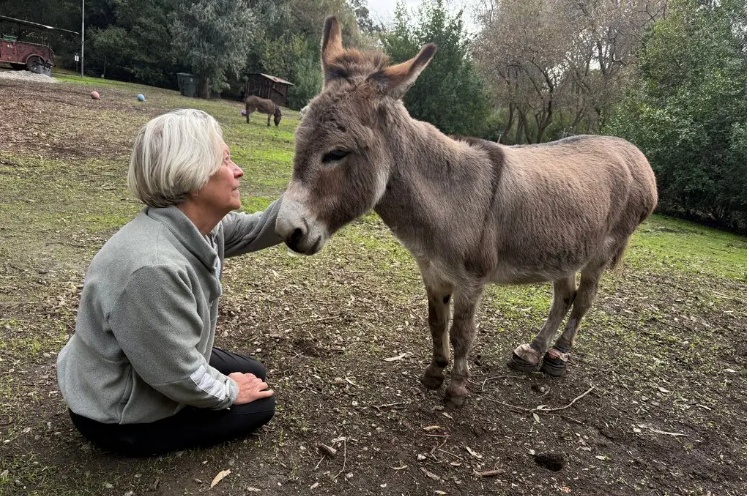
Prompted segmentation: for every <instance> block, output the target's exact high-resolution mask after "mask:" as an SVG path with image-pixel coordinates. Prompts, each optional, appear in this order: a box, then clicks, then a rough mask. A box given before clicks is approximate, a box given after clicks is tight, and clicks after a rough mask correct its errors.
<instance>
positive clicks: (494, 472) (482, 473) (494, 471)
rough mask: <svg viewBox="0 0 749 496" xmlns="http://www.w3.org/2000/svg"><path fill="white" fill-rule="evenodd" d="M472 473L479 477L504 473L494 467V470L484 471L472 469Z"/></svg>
mask: <svg viewBox="0 0 749 496" xmlns="http://www.w3.org/2000/svg"><path fill="white" fill-rule="evenodd" d="M473 473H474V474H476V475H478V476H479V477H494V476H495V475H499V474H503V473H505V471H504V470H502V469H496V470H486V471H484V472H478V471H476V470H474V471H473Z"/></svg>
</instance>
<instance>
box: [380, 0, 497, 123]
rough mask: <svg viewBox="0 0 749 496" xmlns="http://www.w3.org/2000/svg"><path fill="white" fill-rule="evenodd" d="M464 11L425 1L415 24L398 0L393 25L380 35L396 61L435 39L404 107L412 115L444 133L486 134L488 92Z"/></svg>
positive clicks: (429, 0)
mask: <svg viewBox="0 0 749 496" xmlns="http://www.w3.org/2000/svg"><path fill="white" fill-rule="evenodd" d="M461 17H462V12H459V13H457V14H456V15H455V16H452V17H451V16H450V15H449V13H448V12H447V9H446V7H445V4H444V2H443V1H442V0H426V1H425V2H424V3H423V4H422V5H421V11H420V23H419V24H416V25H412V23H410V22H409V14H408V12H407V11H406V8H405V6H404V5H403V4H402V3H400V4H398V7H397V8H396V18H395V25H394V27H393V29H392V30H391V31H390V32H386V33H383V34H382V35H381V41H382V44H383V47H384V49H385V51H386V53H387V54H388V55H390V56H391V57H392V58H393V61H394V62H402V61H404V60H407V59H410V58H411V57H413V56H414V55H416V54H417V53H418V51H419V49H420V48H421V47H422V46H423V45H425V44H426V43H430V42H432V43H435V44H436V45H437V53H436V54H435V56H434V58H433V59H432V61H431V62H430V64H429V67H428V69H427V70H425V71H424V72H423V73H422V74H421V75H420V76H419V79H418V80H417V81H416V83H415V84H414V86H413V88H411V89H410V90H409V91H408V93H407V94H406V96H405V97H404V99H403V102H404V104H405V105H406V108H408V111H409V113H410V114H411V115H412V116H413V117H414V118H416V119H420V120H424V121H427V122H430V123H432V124H434V125H435V126H437V127H438V128H439V129H440V130H442V131H443V132H445V133H448V134H462V135H473V136H483V135H484V133H485V130H486V119H487V117H488V114H489V101H488V95H487V92H486V90H485V87H484V84H483V80H482V78H481V77H480V75H479V74H478V73H477V72H476V71H475V70H474V66H473V62H472V60H471V58H470V56H469V42H468V39H467V37H466V35H465V33H464V31H463V22H462V20H461Z"/></svg>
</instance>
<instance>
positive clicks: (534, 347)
mask: <svg viewBox="0 0 749 496" xmlns="http://www.w3.org/2000/svg"><path fill="white" fill-rule="evenodd" d="M574 300H575V274H572V275H570V276H568V277H566V278H564V279H558V280H556V281H554V296H553V300H552V303H551V309H550V310H549V317H548V318H547V319H546V322H545V323H544V326H543V327H542V328H541V330H540V331H539V333H538V334H537V335H536V337H535V338H534V339H533V342H531V344H530V345H528V344H522V345H520V346H518V347H517V348H516V349H515V351H514V352H513V353H512V358H510V360H509V361H508V362H507V366H508V367H510V368H511V369H514V370H518V371H520V372H534V371H536V370H538V366H539V363H540V362H541V356H543V354H544V353H545V352H546V349H547V348H548V347H549V343H550V342H551V338H552V337H553V336H554V334H555V333H556V332H557V329H559V324H561V323H562V320H563V319H564V316H565V315H567V312H568V311H569V309H570V307H571V306H572V302H573V301H574Z"/></svg>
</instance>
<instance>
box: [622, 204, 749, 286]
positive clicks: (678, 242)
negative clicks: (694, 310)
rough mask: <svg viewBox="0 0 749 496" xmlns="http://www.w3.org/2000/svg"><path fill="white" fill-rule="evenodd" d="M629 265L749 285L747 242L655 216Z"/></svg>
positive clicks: (640, 234) (634, 244) (640, 233)
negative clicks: (716, 277) (735, 281)
mask: <svg viewBox="0 0 749 496" xmlns="http://www.w3.org/2000/svg"><path fill="white" fill-rule="evenodd" d="M625 261H626V262H627V263H631V264H632V265H634V266H648V267H650V268H651V269H656V270H659V271H667V272H674V271H676V272H685V273H693V274H700V275H704V276H719V277H726V278H730V279H736V280H739V281H746V261H747V258H746V238H745V237H741V236H736V235H734V234H730V233H726V232H723V231H718V230H716V229H710V228H707V227H703V226H699V225H697V224H693V223H691V222H687V221H683V220H678V219H672V218H668V217H663V216H659V215H654V216H652V217H651V218H650V219H648V221H646V222H645V223H644V224H643V225H642V226H640V228H639V229H638V230H637V232H636V233H635V235H634V236H633V237H632V240H631V242H630V246H629V250H628V253H627V254H626V255H625Z"/></svg>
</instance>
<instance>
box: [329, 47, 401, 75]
mask: <svg viewBox="0 0 749 496" xmlns="http://www.w3.org/2000/svg"><path fill="white" fill-rule="evenodd" d="M389 62H390V57H388V56H387V55H385V54H384V53H382V52H375V51H367V52H362V51H359V50H356V49H348V50H344V51H343V52H341V54H340V55H338V56H337V57H335V58H334V59H333V60H332V61H331V62H330V63H329V64H327V66H326V67H325V68H324V69H325V80H326V81H330V80H333V79H348V80H351V79H357V78H365V77H367V76H369V75H370V74H372V73H374V72H378V71H381V70H383V69H384V68H386V67H387V66H388V63H389Z"/></svg>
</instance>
